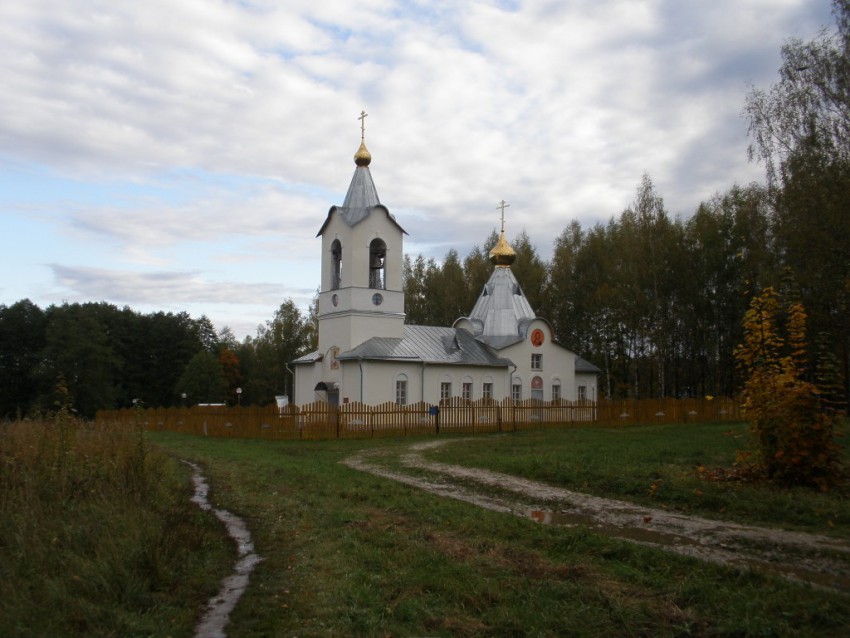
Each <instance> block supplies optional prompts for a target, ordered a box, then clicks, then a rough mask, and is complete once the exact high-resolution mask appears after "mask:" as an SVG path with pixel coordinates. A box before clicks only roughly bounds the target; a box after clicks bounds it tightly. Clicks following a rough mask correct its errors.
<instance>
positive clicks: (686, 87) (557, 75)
mask: <svg viewBox="0 0 850 638" xmlns="http://www.w3.org/2000/svg"><path fill="white" fill-rule="evenodd" d="M830 22H831V18H830V15H829V3H828V2H827V1H826V0H819V1H818V2H816V3H812V2H810V1H808V0H782V1H781V2H777V1H775V0H745V1H742V0H718V1H716V2H711V3H693V2H688V3H683V2H680V1H679V0H644V1H640V2H635V1H633V0H608V1H590V0H570V1H569V2H554V1H547V0H527V1H525V2H485V1H476V0H467V1H459V2H453V3H438V4H435V3H428V2H401V1H392V0H381V1H380V2H369V3H351V2H347V1H343V0H334V1H330V2H315V0H293V1H291V2H286V3H279V2H273V1H271V0H254V1H252V2H250V3H243V2H228V1H226V0H181V2H178V3H174V2H167V1H165V0H150V1H147V2H139V3H116V2H114V1H112V0H75V1H74V2H69V1H67V0H65V1H63V0H60V1H59V2H56V1H55V0H49V1H48V0H29V1H28V2H17V3H14V2H7V3H3V4H2V5H0V91H2V94H3V100H0V160H2V161H3V162H4V166H8V167H10V168H11V171H10V172H8V173H7V177H6V178H5V179H8V180H9V182H10V183H11V182H13V181H14V180H15V178H16V175H18V174H19V173H18V171H19V170H24V171H30V174H32V173H33V172H34V171H32V170H31V168H30V167H32V166H33V165H35V166H37V167H47V168H48V169H49V171H52V172H55V173H57V174H59V175H61V176H63V177H64V178H66V180H68V182H71V181H76V182H77V183H78V184H85V185H87V186H88V187H89V188H88V189H82V188H78V189H76V190H75V189H71V190H67V189H66V186H67V183H66V184H62V183H61V182H60V181H56V180H54V181H52V182H48V181H45V187H48V185H49V186H50V187H51V188H56V189H57V191H56V192H55V193H50V194H42V195H39V197H37V198H33V200H32V201H24V200H21V199H20V198H18V197H15V198H12V197H11V196H5V197H4V196H3V195H0V220H2V219H3V217H2V216H1V215H2V214H7V215H8V214H23V212H22V211H36V213H37V214H38V215H39V216H40V217H44V218H45V219H46V220H47V221H45V222H44V223H46V224H50V225H51V228H54V229H55V228H58V229H59V230H60V232H61V233H62V236H63V237H67V238H69V239H70V240H71V241H70V244H72V245H74V246H76V245H84V246H86V247H87V249H90V250H89V251H88V254H89V257H88V260H87V261H86V262H85V263H80V261H79V257H78V256H77V255H73V256H71V255H69V257H68V258H69V259H70V258H73V259H75V260H77V261H76V262H75V263H65V262H64V261H62V260H63V256H62V255H61V254H60V255H58V256H56V255H53V254H51V255H42V254H40V252H39V251H40V249H39V247H38V246H37V245H34V247H33V249H32V254H33V259H34V260H37V261H40V262H41V263H55V264H56V267H57V268H58V269H59V270H57V271H56V272H57V273H59V272H63V273H65V274H64V275H63V276H62V278H61V281H62V282H65V283H64V284H63V285H66V286H70V287H72V288H73V289H74V290H76V291H78V292H79V293H80V294H85V292H86V291H89V290H90V291H91V292H92V293H94V292H96V291H97V290H103V291H109V290H112V291H115V293H116V294H117V293H118V292H120V293H121V294H122V295H125V296H126V299H124V298H122V300H125V301H126V302H127V303H130V304H132V303H133V302H134V299H138V300H139V302H140V303H141V300H143V299H148V298H149V295H150V294H152V290H153V288H152V287H151V286H149V285H147V283H146V282H148V280H146V279H144V273H140V274H139V275H138V276H134V277H131V278H130V280H131V281H133V282H134V284H133V285H132V286H129V285H128V286H126V287H124V288H121V287H120V286H118V283H119V280H120V279H121V277H112V276H110V275H109V274H108V273H117V272H125V271H127V270H128V269H131V268H143V267H148V268H156V269H157V271H152V272H150V273H149V274H150V275H151V278H152V279H154V280H155V279H156V278H155V277H153V275H154V274H156V273H157V272H159V273H162V272H179V273H184V274H183V275H181V276H179V277H177V276H176V275H175V277H176V278H175V279H173V280H171V279H168V280H167V281H168V285H169V286H170V287H173V289H174V290H175V291H177V290H179V286H180V285H183V286H188V288H185V289H182V290H183V292H182V293H181V294H184V293H186V294H187V295H188V297H187V298H192V299H194V298H196V297H193V296H192V294H189V293H190V290H195V293H196V296H197V298H198V299H204V298H206V297H204V295H205V294H209V295H210V297H209V299H210V300H212V299H213V298H217V297H216V294H213V293H212V292H203V291H204V290H211V289H212V288H216V285H214V284H212V283H210V282H218V281H230V280H228V279H227V277H223V276H220V275H221V273H223V272H226V270H230V271H231V272H236V271H238V272H239V276H240V277H244V278H245V279H244V280H242V281H237V280H235V279H234V280H232V284H233V285H234V286H236V287H238V288H239V290H240V291H243V292H244V291H246V290H247V291H251V290H254V289H253V288H252V286H259V287H260V289H259V290H255V292H257V293H258V294H263V295H264V294H267V293H268V292H269V291H268V289H266V288H263V286H267V285H268V284H267V283H264V282H268V281H274V280H275V276H277V273H280V277H281V279H280V281H281V284H280V288H279V290H288V289H287V288H286V283H287V282H286V280H285V279H283V278H284V277H293V278H296V279H298V280H308V281H309V280H311V278H312V280H313V281H315V282H317V281H318V265H317V259H318V254H317V251H318V248H317V246H318V244H317V242H316V240H315V239H314V235H315V232H316V229H317V228H318V226H319V225H320V224H321V222H322V220H323V219H324V216H325V214H326V212H327V209H328V207H329V206H330V205H332V204H339V203H341V202H342V198H343V196H344V193H345V189H346V187H347V185H348V180H349V179H350V177H351V174H352V171H353V168H354V166H353V163H352V155H353V153H354V151H355V150H356V148H357V144H358V143H359V140H358V137H357V136H358V133H359V131H358V129H357V120H356V117H357V114H358V113H359V111H360V109H361V108H365V109H366V111H367V112H368V113H369V118H368V119H367V122H366V124H367V144H368V146H369V149H370V151H371V152H372V155H373V163H372V172H373V176H374V178H375V182H376V186H377V188H378V192H379V193H380V195H381V199H382V201H383V202H384V203H385V204H386V205H387V206H388V207H389V208H390V210H391V211H392V212H394V213H396V214H397V215H399V221H400V223H401V224H402V226H403V227H405V228H407V229H408V230H409V231H410V232H411V233H412V236H411V237H410V239H409V240H408V246H409V247H410V246H417V247H418V246H422V247H431V250H433V251H434V254H435V255H436V256H438V257H440V256H442V255H443V254H445V251H446V250H447V246H448V245H452V246H455V247H456V248H458V250H460V252H461V254H462V255H463V253H464V247H469V246H471V245H473V244H477V243H480V242H481V241H483V239H484V238H485V237H486V236H487V235H488V234H489V232H490V230H491V229H492V228H493V227H494V226H495V225H496V223H497V219H498V217H497V213H496V210H495V208H496V204H497V203H498V201H499V200H501V199H503V198H504V199H506V200H508V201H509V202H510V203H511V204H512V207H511V209H509V215H508V229H509V232H510V230H511V229H513V230H514V231H518V230H519V229H521V228H526V229H527V230H528V232H529V235H530V237H531V239H532V241H534V242H536V243H537V244H538V247H539V249H540V252H541V254H542V255H543V256H544V257H548V254H549V246H550V243H551V240H552V238H553V237H554V236H556V235H557V234H558V233H560V232H561V230H562V229H563V228H564V227H565V226H566V225H567V223H569V221H570V220H571V219H574V218H577V219H579V220H580V221H581V222H582V224H584V225H588V224H592V223H594V222H596V221H605V220H607V219H608V218H609V217H610V216H612V215H617V214H618V213H619V212H620V211H621V210H622V209H623V208H625V207H626V206H628V205H629V203H630V202H631V200H632V198H633V195H634V189H635V187H636V185H637V184H638V183H639V182H640V179H641V176H642V175H643V173H644V172H648V173H649V174H650V175H651V177H652V178H653V181H654V183H655V185H656V188H657V189H658V191H659V193H660V194H661V195H662V196H663V197H664V198H665V201H666V203H667V205H668V208H669V209H670V210H671V212H673V213H680V214H683V215H689V214H690V213H691V212H692V211H693V210H695V209H696V207H697V206H698V204H699V203H700V201H701V200H704V199H706V198H708V197H710V196H711V195H712V194H713V193H715V192H716V191H722V190H724V189H726V188H728V187H730V186H731V185H732V183H734V182H736V181H738V182H749V181H751V180H752V179H757V178H759V177H760V176H761V168H760V167H758V166H755V165H751V164H748V163H747V161H746V154H745V149H746V144H747V140H746V136H745V133H746V123H745V122H744V121H743V120H742V119H741V117H740V112H741V109H742V106H743V102H744V97H745V94H746V91H747V82H748V81H751V82H753V83H755V84H757V85H761V86H766V85H768V84H769V83H771V82H773V81H774V80H775V79H776V69H777V68H778V66H779V47H780V46H781V44H782V42H783V40H784V39H785V38H787V37H790V36H794V35H796V36H799V37H803V38H809V37H812V35H814V34H815V33H816V32H817V30H818V28H819V27H820V26H821V25H822V24H829V23H830ZM16 167H23V168H22V169H19V168H16ZM35 172H37V171H35ZM3 179H4V178H3V177H2V176H0V185H2V180H3ZM121 184H127V185H132V188H130V187H129V186H128V188H127V192H126V193H123V194H122V193H119V186H120V185H121ZM98 189H101V190H102V192H101V194H100V195H99V196H98V195H93V194H92V193H91V191H96V190H98ZM78 191H85V192H84V193H82V194H81V193H80V192H78ZM48 210H49V211H50V212H49V213H48V212H46V211H48ZM0 223H2V222H0ZM446 228H451V229H452V232H450V233H447V232H446V230H445V229H446ZM414 233H415V234H414ZM278 247H281V249H278ZM98 251H100V256H101V259H102V261H103V262H104V263H103V264H100V265H102V266H103V272H102V273H100V274H98V272H99V271H98V268H97V266H98V265H99V264H97V256H98ZM57 260H58V261H57ZM122 260H123V261H124V263H122ZM252 264H253V265H254V266H255V269H254V270H251V269H250V266H251V265H252ZM145 265H146V266H145ZM62 268H64V269H66V270H61V269H62ZM86 269H91V270H86ZM219 269H222V270H219ZM192 272H196V273H197V277H198V278H199V279H197V280H195V279H192V277H190V276H189V275H187V274H186V273H192ZM81 273H82V274H81ZM86 273H88V274H86ZM139 277H141V279H139ZM166 279H167V278H166ZM98 281H99V282H101V284H98V283H97V282H98ZM192 282H195V284H197V287H196V288H192ZM148 283H149V282H148ZM299 285H301V284H299ZM32 287H33V289H35V288H39V289H43V288H44V287H46V284H45V282H43V281H42V282H34V283H33V284H32ZM90 287H91V288H90ZM301 287H302V288H304V289H309V288H311V287H312V284H310V285H303V286H301ZM170 289H172V288H170ZM222 289H227V285H224V286H223V287H222ZM134 290H136V291H138V292H136V293H134V292H133V291H134ZM243 292H239V293H238V294H236V293H235V292H234V295H233V296H231V298H233V299H244V294H243ZM195 293H193V294H195ZM282 294H285V293H282ZM134 295H137V296H134ZM302 298H304V297H303V296H302ZM8 301H14V299H10V300H8ZM245 303H247V300H245Z"/></svg>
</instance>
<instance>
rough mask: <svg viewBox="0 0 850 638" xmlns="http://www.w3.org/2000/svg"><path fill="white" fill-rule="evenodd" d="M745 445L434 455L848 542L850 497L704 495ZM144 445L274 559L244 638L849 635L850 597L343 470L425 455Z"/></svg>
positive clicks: (725, 429) (606, 432)
mask: <svg viewBox="0 0 850 638" xmlns="http://www.w3.org/2000/svg"><path fill="white" fill-rule="evenodd" d="M743 433H744V427H743V426H740V425H732V426H730V425H729V424H723V425H710V424H709V425H699V426H665V427H656V426H651V427H632V428H625V429H594V428H574V429H560V430H549V431H543V430H540V431H532V432H524V433H518V434H510V435H494V436H480V437H476V438H470V439H463V440H457V441H453V442H452V444H451V445H448V446H446V447H444V448H442V449H440V450H439V451H435V452H434V453H433V454H434V458H437V459H439V460H445V461H451V462H458V463H462V464H468V465H479V466H482V467H488V468H492V469H497V470H500V471H504V472H509V473H512V474H517V475H523V476H528V477H531V478H536V479H539V480H544V481H548V482H551V483H554V484H559V485H565V486H569V487H571V488H575V489H581V490H585V491H588V492H592V493H597V494H600V495H606V496H615V497H619V498H628V499H634V500H636V501H642V502H647V503H651V504H652V505H653V506H655V507H668V508H671V509H677V510H681V511H687V512H693V513H700V514H702V515H705V516H715V517H720V518H729V519H734V520H740V521H745V522H753V523H760V524H769V525H775V526H786V527H789V526H790V527H793V528H796V529H804V530H808V531H813V532H816V533H828V534H833V535H839V536H847V535H848V522H850V515H848V512H850V507H848V501H847V497H846V495H843V494H839V493H833V494H827V495H821V494H814V493H811V492H795V491H775V490H773V489H771V488H768V487H765V486H759V485H744V486H741V485H735V484H728V483H723V482H714V481H708V480H705V478H704V476H705V475H706V474H707V473H710V472H711V471H712V470H713V468H716V467H721V466H728V465H730V464H731V463H732V462H733V460H734V452H735V450H736V449H737V448H738V447H740V446H741V445H742V444H743V439H742V436H743ZM150 439H151V440H152V441H154V442H156V443H157V444H158V445H159V446H161V447H162V448H163V449H166V450H168V451H169V453H170V454H173V455H175V457H179V458H188V459H191V460H193V461H196V462H197V463H199V464H200V465H201V466H202V467H203V468H204V471H205V473H206V474H207V477H208V479H209V481H210V484H211V487H212V490H211V494H210V497H211V500H212V501H213V502H214V503H215V505H216V506H217V507H223V508H226V509H228V510H230V511H232V512H234V513H236V514H238V515H240V516H241V517H243V518H244V519H245V520H246V521H247V522H248V525H249V526H250V527H251V530H252V533H253V535H254V541H255V546H256V551H257V552H258V553H259V554H260V555H262V556H263V557H264V560H263V562H262V563H260V565H259V566H258V567H257V569H256V571H255V572H254V574H253V575H252V581H251V584H250V586H249V588H248V590H247V592H246V594H245V596H244V597H243V598H242V600H241V601H240V603H239V605H238V606H237V609H236V610H235V612H234V614H233V616H232V621H231V625H229V627H228V635H230V636H233V637H237V636H257V637H258V636H416V635H418V636H529V635H531V636H556V635H575V636H770V635H776V636H786V635H787V636H793V635H799V636H840V635H848V634H850V596H846V595H842V594H839V593H830V592H824V591H819V590H815V589H812V588H810V587H807V586H803V585H796V584H792V583H790V582H787V581H784V580H781V579H779V578H774V577H771V576H765V575H761V574H758V573H753V572H746V571H738V570H734V569H727V568H723V567H719V566H715V565H711V564H707V563H702V562H699V561H696V560H693V559H688V558H683V557H678V556H674V555H669V554H667V553H663V552H659V551H657V550H653V549H650V548H646V547H641V546H639V545H633V544H628V543H625V542H621V541H616V540H612V539H607V538H604V537H600V536H597V535H595V534H593V533H591V532H589V531H587V530H584V529H581V528H575V529H559V528H553V527H547V526H542V525H539V524H537V523H534V522H532V521H528V520H524V519H521V518H517V517H512V516H509V515H505V514H498V513H493V512H488V511H484V510H481V509H479V508H476V507H474V506H471V505H467V504H464V503H459V502H456V501H451V500H447V499H443V498H441V497H438V496H434V495H431V494H428V493H424V492H420V491H417V490H415V489H412V488H409V487H406V486H404V485H401V484H398V483H394V482H389V481H387V480H384V479H381V478H377V477H374V476H371V475H368V474H364V473H360V472H357V471H354V470H352V469H350V468H348V467H346V466H343V465H341V464H340V461H341V460H342V459H344V458H346V457H348V456H349V455H351V454H353V453H355V452H357V451H359V450H363V449H364V448H370V447H377V446H380V447H381V448H387V447H397V448H399V449H401V448H403V447H404V446H407V445H409V444H410V443H412V442H413V441H414V439H398V440H386V439H384V440H381V441H325V442H263V441H251V440H233V439H229V440H225V439H212V438H199V437H190V436H183V435H175V434H168V433H160V434H156V435H150ZM700 468H703V469H702V470H700ZM172 635H179V634H177V633H175V634H172Z"/></svg>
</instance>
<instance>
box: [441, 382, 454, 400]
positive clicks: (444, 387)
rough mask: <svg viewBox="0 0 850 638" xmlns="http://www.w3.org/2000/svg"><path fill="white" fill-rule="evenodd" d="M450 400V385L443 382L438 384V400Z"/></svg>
mask: <svg viewBox="0 0 850 638" xmlns="http://www.w3.org/2000/svg"><path fill="white" fill-rule="evenodd" d="M451 398H452V384H451V383H446V382H445V381H444V382H443V383H441V384H440V399H443V400H445V399H451Z"/></svg>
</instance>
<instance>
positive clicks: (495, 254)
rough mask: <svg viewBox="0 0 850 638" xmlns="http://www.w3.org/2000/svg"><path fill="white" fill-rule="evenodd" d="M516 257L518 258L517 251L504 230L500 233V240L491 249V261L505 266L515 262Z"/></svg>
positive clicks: (496, 264) (495, 264)
mask: <svg viewBox="0 0 850 638" xmlns="http://www.w3.org/2000/svg"><path fill="white" fill-rule="evenodd" d="M514 259H516V253H515V252H514V249H513V248H511V245H510V244H509V243H508V242H507V240H506V239H505V231H504V230H502V233H501V235H499V241H498V242H496V245H495V246H493V250H491V251H490V261H491V262H492V264H493V265H494V266H502V267H504V266H510V265H511V264H512V263H514Z"/></svg>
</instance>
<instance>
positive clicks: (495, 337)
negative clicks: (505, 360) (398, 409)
mask: <svg viewBox="0 0 850 638" xmlns="http://www.w3.org/2000/svg"><path fill="white" fill-rule="evenodd" d="M535 318H536V315H535V314H534V310H533V309H532V308H531V304H529V303H528V299H526V297H525V295H524V294H523V292H522V288H520V285H519V283H518V282H517V280H516V277H514V274H513V273H512V272H511V269H510V267H504V266H502V267H496V268H495V269H494V270H493V274H492V275H490V279H489V280H488V281H487V283H486V284H485V285H484V289H483V290H482V291H481V296H479V297H478V301H476V302H475V307H474V308H473V309H472V312H471V313H470V315H469V317H468V319H469V320H470V321H471V322H472V324H473V325H474V326H475V328H476V330H475V336H476V337H478V338H479V339H482V340H486V341H487V343H489V344H490V345H493V346H494V347H500V348H504V347H505V346H507V345H510V344H511V343H516V341H519V339H520V338H521V337H524V336H525V335H524V334H523V328H524V327H527V326H528V324H529V323H530V322H531V321H532V320H534V319H535ZM479 326H480V328H479ZM512 340H513V341H512ZM497 343H498V344H500V345H498V346H496V345H495V344H497ZM501 344H504V345H501Z"/></svg>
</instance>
